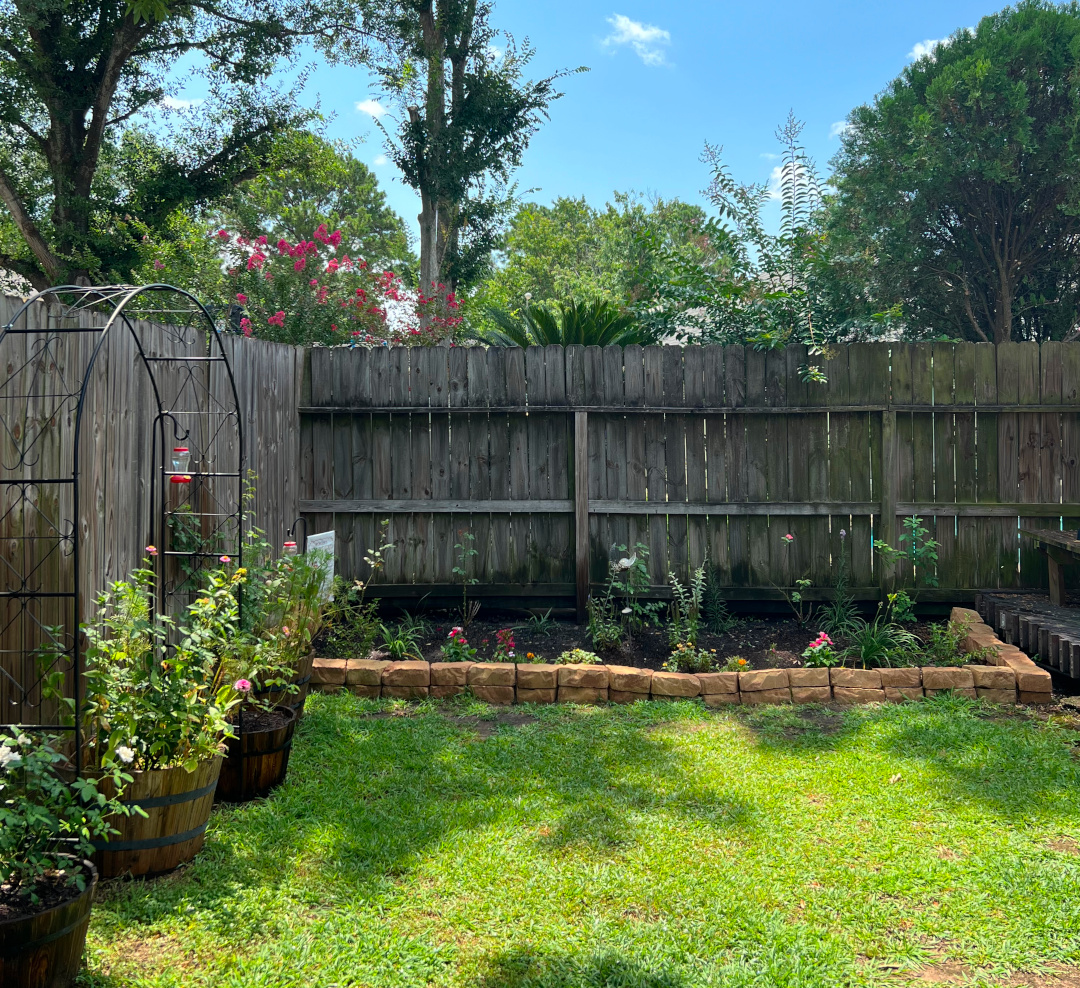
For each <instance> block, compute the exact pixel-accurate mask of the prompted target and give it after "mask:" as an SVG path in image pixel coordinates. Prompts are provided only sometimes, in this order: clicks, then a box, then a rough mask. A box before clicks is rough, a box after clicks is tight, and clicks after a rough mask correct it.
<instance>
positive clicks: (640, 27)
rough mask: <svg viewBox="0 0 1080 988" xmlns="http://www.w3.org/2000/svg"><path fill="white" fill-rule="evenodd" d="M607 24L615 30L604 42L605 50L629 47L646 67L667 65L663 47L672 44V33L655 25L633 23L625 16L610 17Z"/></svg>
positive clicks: (639, 22)
mask: <svg viewBox="0 0 1080 988" xmlns="http://www.w3.org/2000/svg"><path fill="white" fill-rule="evenodd" d="M607 22H608V23H609V24H610V25H611V26H612V27H613V28H614V30H613V31H612V32H611V34H609V35H608V36H607V37H606V38H604V40H603V42H601V43H602V44H603V45H604V47H605V48H615V47H621V46H623V45H629V46H630V47H631V48H633V49H634V53H635V54H636V55H637V56H638V58H640V59H641V60H642V61H643V62H644V63H645V64H646V65H663V64H664V63H665V58H664V51H663V46H664V45H669V44H671V33H670V32H668V31H665V30H664V29H663V28H662V27H656V26H655V25H654V24H645V23H643V22H642V21H632V20H631V19H630V18H629V17H627V16H626V15H625V14H616V15H615V16H614V17H609V18H608V19H607Z"/></svg>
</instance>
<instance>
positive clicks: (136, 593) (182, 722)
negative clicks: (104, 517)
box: [56, 549, 237, 878]
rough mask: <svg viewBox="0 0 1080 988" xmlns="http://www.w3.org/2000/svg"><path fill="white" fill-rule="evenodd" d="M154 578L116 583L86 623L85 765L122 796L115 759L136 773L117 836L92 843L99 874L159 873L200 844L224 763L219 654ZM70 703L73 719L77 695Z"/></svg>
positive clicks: (232, 700)
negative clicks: (176, 612)
mask: <svg viewBox="0 0 1080 988" xmlns="http://www.w3.org/2000/svg"><path fill="white" fill-rule="evenodd" d="M149 551H151V552H152V551H153V550H152V549H151V550H149ZM154 580H155V577H154V574H153V572H151V571H150V570H149V569H140V570H136V571H135V572H134V573H132V575H131V577H130V578H129V579H128V580H121V581H117V582H115V583H113V584H112V586H111V587H110V588H109V590H108V591H106V593H104V594H103V595H102V596H101V597H100V598H99V605H100V607H99V611H98V614H97V617H96V619H95V620H94V621H93V622H91V623H90V624H88V625H86V626H85V627H84V629H83V630H84V633H85V635H86V639H87V642H88V649H87V653H86V666H85V672H84V693H85V696H84V699H83V701H82V704H81V707H80V710H79V714H80V717H81V720H82V736H83V738H84V739H85V750H84V764H86V765H87V766H89V771H90V773H91V776H92V777H97V776H100V778H101V787H102V792H103V793H104V794H105V795H106V797H108V798H112V797H114V796H116V795H117V792H116V790H115V788H114V787H113V785H112V783H111V781H110V779H109V777H108V773H107V770H108V767H109V766H111V765H114V764H119V765H121V766H122V767H123V768H124V770H125V771H126V772H128V773H130V775H131V779H132V781H131V783H130V785H129V786H128V787H127V790H126V791H125V793H124V803H125V806H126V807H127V808H128V809H129V810H131V811H132V812H130V813H129V814H128V815H126V816H119V817H117V818H116V819H115V820H113V821H112V825H113V827H114V829H115V831H116V833H115V835H114V836H110V837H108V838H106V839H102V840H98V841H97V842H96V843H95V849H96V853H95V855H94V863H95V864H96V865H97V868H98V871H99V872H100V873H101V876H102V878H112V877H115V876H117V875H122V874H131V875H154V874H160V873H162V872H166V871H171V870H172V869H173V868H175V867H177V866H178V865H180V864H182V863H184V862H186V861H190V860H191V859H192V858H193V857H194V856H195V854H196V853H198V851H199V849H200V848H201V847H202V845H203V840H204V834H205V831H206V827H207V823H208V822H209V819H210V810H211V808H212V806H213V800H214V791H215V789H216V787H217V781H218V776H219V774H220V772H221V761H222V758H221V750H220V746H221V742H222V739H223V737H224V736H225V734H226V732H227V730H228V723H227V721H226V714H227V713H228V710H229V708H230V706H234V705H235V704H236V702H237V696H236V693H235V691H234V690H233V689H232V688H231V686H223V685H222V683H221V680H220V675H219V669H218V667H217V666H216V664H215V663H214V662H213V661H212V657H210V656H208V655H207V653H206V652H205V651H204V650H202V649H200V648H199V647H197V642H195V641H193V640H192V638H191V636H190V635H189V634H188V633H186V632H185V630H184V629H179V630H178V629H177V628H176V627H175V626H174V623H173V622H172V621H171V619H169V618H167V617H164V616H161V615H156V616H155V615H153V613H152V610H151V601H152V600H153V599H154V595H153V590H154V585H155V584H154ZM57 685H58V684H57ZM56 692H57V694H58V693H59V690H57V691H56ZM66 703H67V704H68V707H69V711H70V719H71V720H73V718H74V702H73V701H72V700H70V699H67V700H66ZM103 773H104V774H103Z"/></svg>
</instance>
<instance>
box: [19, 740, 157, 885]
mask: <svg viewBox="0 0 1080 988" xmlns="http://www.w3.org/2000/svg"><path fill="white" fill-rule="evenodd" d="M58 745H59V742H58V740H57V739H56V738H53V737H48V736H44V737H42V736H38V737H34V738H32V737H30V736H29V735H27V734H18V733H3V732H0V886H3V887H4V888H5V891H7V890H10V891H13V892H15V893H17V894H19V895H24V896H27V897H28V898H29V900H30V901H31V902H32V903H34V904H37V903H38V901H39V896H38V894H37V891H36V887H37V885H38V883H39V882H40V881H41V880H42V879H44V878H47V877H52V876H58V877H62V878H63V880H64V882H65V884H68V885H74V886H75V887H76V888H78V889H79V891H80V892H81V891H82V890H83V889H84V888H85V887H86V879H87V878H88V877H89V876H88V874H87V873H86V872H85V871H84V870H83V868H82V860H83V859H84V858H88V857H90V856H91V854H93V852H94V844H93V842H94V841H95V840H97V839H100V838H104V837H107V836H108V835H109V834H111V833H115V831H114V830H113V828H112V827H111V826H110V825H109V823H108V818H109V816H111V815H112V814H119V815H122V816H127V815H129V814H130V813H131V807H129V806H126V805H124V804H123V803H121V802H120V801H119V798H118V797H119V795H122V793H123V788H124V786H125V785H126V784H127V783H129V782H131V776H130V775H127V774H125V773H124V772H123V770H122V769H121V767H120V765H119V763H118V762H111V763H109V764H107V765H104V766H103V767H102V770H101V774H102V775H103V776H104V777H105V778H106V779H108V780H109V781H111V783H112V785H113V787H114V791H115V792H116V793H117V794H118V795H117V797H114V798H112V799H107V798H106V797H105V795H104V793H102V792H99V791H98V782H97V781H96V780H95V779H91V778H86V777H84V776H75V775H74V773H73V769H72V766H71V765H70V763H69V762H68V760H67V758H66V757H65V756H64V755H63V754H61V753H60V751H58V750H57V747H58ZM144 815H145V814H144Z"/></svg>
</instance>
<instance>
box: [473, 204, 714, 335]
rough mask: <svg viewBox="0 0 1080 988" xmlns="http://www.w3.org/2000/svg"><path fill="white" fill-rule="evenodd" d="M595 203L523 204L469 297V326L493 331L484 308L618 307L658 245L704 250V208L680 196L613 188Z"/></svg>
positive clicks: (641, 278) (638, 286)
mask: <svg viewBox="0 0 1080 988" xmlns="http://www.w3.org/2000/svg"><path fill="white" fill-rule="evenodd" d="M614 200H615V201H614V203H610V202H609V203H608V204H607V205H606V206H605V207H604V208H603V209H594V208H593V207H592V206H590V205H589V204H588V203H587V202H586V201H585V199H584V198H580V199H568V198H562V197H560V198H557V199H555V200H554V202H553V203H552V204H551V205H550V206H544V205H540V204H538V203H533V202H529V203H524V204H523V205H521V206H519V207H518V208H517V210H516V212H515V213H514V214H513V216H512V217H511V218H510V221H509V223H508V225H507V229H506V232H505V234H504V235H503V238H502V241H501V244H500V247H499V251H498V257H499V263H498V265H497V267H496V268H495V270H494V271H493V272H492V273H491V274H490V276H489V277H487V278H486V279H485V280H484V281H483V282H481V283H480V284H479V285H478V286H477V288H476V290H475V291H474V292H472V293H471V295H470V299H469V307H468V312H469V319H468V321H469V324H470V326H471V327H472V328H473V329H474V330H478V331H483V330H484V329H493V328H494V326H493V325H492V324H491V322H490V321H489V320H488V318H487V315H486V313H487V312H488V310H489V309H498V310H502V311H506V312H511V313H513V312H517V311H518V310H520V309H523V308H526V307H528V306H529V305H530V299H531V305H534V306H535V305H539V304H542V303H558V302H566V301H569V300H571V299H577V300H582V299H603V300H605V301H607V302H610V303H611V304H612V305H614V306H616V307H617V308H621V307H623V306H625V305H627V304H628V303H633V302H634V301H636V300H637V299H638V298H639V297H640V296H641V294H642V292H643V291H644V290H645V285H646V283H648V282H650V281H652V280H658V281H664V280H665V277H666V272H665V273H657V272H654V271H653V267H654V265H655V264H657V263H658V262H659V261H660V258H661V251H660V249H659V248H660V247H661V246H662V247H664V248H666V249H669V250H671V251H674V252H687V253H689V254H690V255H691V256H693V257H699V256H704V255H705V253H706V252H708V250H709V249H710V248H709V244H708V236H707V234H705V233H703V226H704V224H705V222H706V217H705V213H704V211H703V210H702V209H701V207H699V206H693V205H690V204H688V203H684V202H680V201H679V200H677V199H675V200H663V199H653V200H649V201H647V202H646V201H644V200H643V199H642V198H641V197H640V196H637V195H634V194H632V193H631V194H624V193H619V192H616V193H615V196H614Z"/></svg>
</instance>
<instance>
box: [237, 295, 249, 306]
mask: <svg viewBox="0 0 1080 988" xmlns="http://www.w3.org/2000/svg"><path fill="white" fill-rule="evenodd" d="M236 301H237V302H239V303H240V304H241V305H243V304H244V303H245V302H246V301H247V296H246V295H245V294H244V293H243V292H237V293H236Z"/></svg>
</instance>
